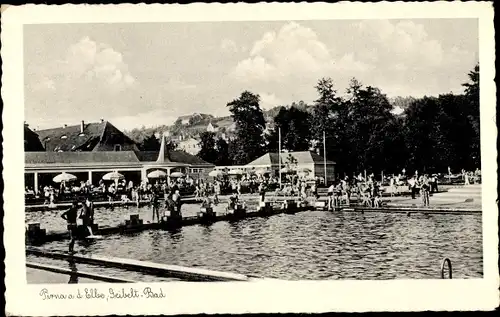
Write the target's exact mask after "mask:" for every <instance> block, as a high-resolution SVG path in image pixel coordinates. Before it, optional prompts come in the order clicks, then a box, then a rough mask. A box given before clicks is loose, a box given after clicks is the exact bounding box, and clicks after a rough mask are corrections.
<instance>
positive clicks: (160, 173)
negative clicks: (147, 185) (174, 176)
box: [148, 170, 167, 178]
mask: <svg viewBox="0 0 500 317" xmlns="http://www.w3.org/2000/svg"><path fill="white" fill-rule="evenodd" d="M165 177H167V173H165V172H164V171H161V170H156V171H152V172H150V173H149V174H148V178H165Z"/></svg>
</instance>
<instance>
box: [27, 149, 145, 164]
mask: <svg viewBox="0 0 500 317" xmlns="http://www.w3.org/2000/svg"><path fill="white" fill-rule="evenodd" d="M24 162H25V163H26V164H100V163H139V162H140V161H139V159H138V158H137V156H136V155H135V153H134V152H133V151H117V152H114V151H98V152H25V153H24Z"/></svg>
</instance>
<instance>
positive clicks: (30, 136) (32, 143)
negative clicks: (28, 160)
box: [24, 124, 45, 152]
mask: <svg viewBox="0 0 500 317" xmlns="http://www.w3.org/2000/svg"><path fill="white" fill-rule="evenodd" d="M24 151H25V152H39V151H45V149H44V148H43V145H42V142H40V139H39V138H38V134H37V133H36V132H34V131H32V130H31V129H30V128H29V125H27V124H24Z"/></svg>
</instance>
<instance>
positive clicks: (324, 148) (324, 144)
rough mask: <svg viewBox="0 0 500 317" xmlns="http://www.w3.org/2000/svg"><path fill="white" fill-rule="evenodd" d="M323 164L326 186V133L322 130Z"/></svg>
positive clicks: (326, 184) (326, 183)
mask: <svg viewBox="0 0 500 317" xmlns="http://www.w3.org/2000/svg"><path fill="white" fill-rule="evenodd" d="M323 164H324V169H325V186H328V182H327V180H326V135H325V131H324V130H323Z"/></svg>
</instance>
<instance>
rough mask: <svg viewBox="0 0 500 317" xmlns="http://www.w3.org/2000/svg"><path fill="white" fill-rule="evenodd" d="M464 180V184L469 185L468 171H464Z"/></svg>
mask: <svg viewBox="0 0 500 317" xmlns="http://www.w3.org/2000/svg"><path fill="white" fill-rule="evenodd" d="M464 182H465V185H470V181H469V173H468V172H464Z"/></svg>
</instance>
